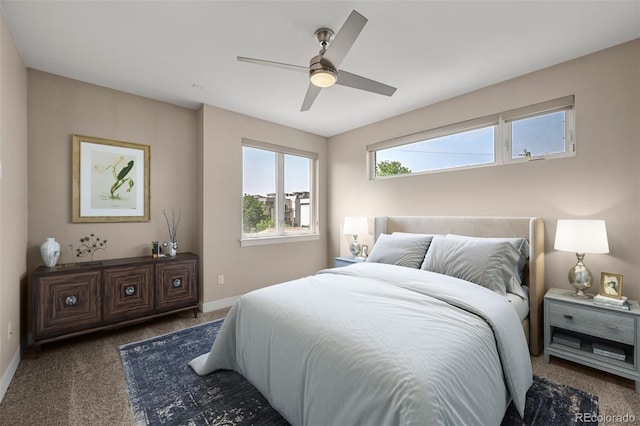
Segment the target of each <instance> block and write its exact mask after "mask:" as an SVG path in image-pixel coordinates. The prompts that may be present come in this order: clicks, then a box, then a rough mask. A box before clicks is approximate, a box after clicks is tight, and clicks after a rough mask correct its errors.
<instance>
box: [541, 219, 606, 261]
mask: <svg viewBox="0 0 640 426" xmlns="http://www.w3.org/2000/svg"><path fill="white" fill-rule="evenodd" d="M553 247H554V248H555V249H556V250H561V251H570V252H573V253H609V241H608V240H607V228H606V226H605V223H604V220H588V219H576V220H573V219H560V220H558V226H557V227H556V241H555V244H554V246H553Z"/></svg>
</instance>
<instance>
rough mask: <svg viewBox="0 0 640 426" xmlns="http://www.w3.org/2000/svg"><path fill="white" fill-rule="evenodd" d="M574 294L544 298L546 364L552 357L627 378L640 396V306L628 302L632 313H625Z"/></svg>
mask: <svg viewBox="0 0 640 426" xmlns="http://www.w3.org/2000/svg"><path fill="white" fill-rule="evenodd" d="M571 293H573V292H572V291H569V290H561V289H557V288H552V289H550V290H549V291H548V292H547V294H546V295H545V296H544V362H545V363H547V364H548V363H549V356H550V355H553V356H556V357H558V358H564V359H566V360H569V361H573V362H577V363H579V364H584V365H587V366H589V367H593V368H597V369H599V370H603V371H606V372H609V373H612V374H616V375H618V376H622V377H626V378H628V379H632V380H635V382H636V392H637V393H640V347H639V346H640V307H639V306H638V302H636V301H629V303H630V304H631V310H629V311H625V310H619V309H615V308H608V307H604V306H599V305H595V304H594V303H593V299H580V298H576V297H573V296H571ZM594 348H596V352H600V354H598V353H594ZM602 353H605V354H607V355H603V354H602Z"/></svg>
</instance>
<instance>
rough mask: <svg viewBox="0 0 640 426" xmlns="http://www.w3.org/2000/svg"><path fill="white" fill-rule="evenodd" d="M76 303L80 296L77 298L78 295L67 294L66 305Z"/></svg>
mask: <svg viewBox="0 0 640 426" xmlns="http://www.w3.org/2000/svg"><path fill="white" fill-rule="evenodd" d="M76 303H78V298H77V297H76V296H67V297H66V298H65V299H64V304H65V305H66V306H73V305H75V304H76Z"/></svg>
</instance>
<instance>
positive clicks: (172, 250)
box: [169, 241, 178, 257]
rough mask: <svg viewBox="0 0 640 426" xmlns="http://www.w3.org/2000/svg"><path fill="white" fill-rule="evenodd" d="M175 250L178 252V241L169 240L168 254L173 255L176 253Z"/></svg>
mask: <svg viewBox="0 0 640 426" xmlns="http://www.w3.org/2000/svg"><path fill="white" fill-rule="evenodd" d="M177 252H178V242H177V241H171V248H170V249H169V255H170V256H172V257H173V256H175V255H176V253H177Z"/></svg>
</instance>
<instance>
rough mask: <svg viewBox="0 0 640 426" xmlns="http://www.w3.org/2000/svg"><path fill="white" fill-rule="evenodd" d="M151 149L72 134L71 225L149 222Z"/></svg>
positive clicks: (144, 146) (128, 143)
mask: <svg viewBox="0 0 640 426" xmlns="http://www.w3.org/2000/svg"><path fill="white" fill-rule="evenodd" d="M149 162H150V148H149V146H148V145H140V144H135V143H130V142H119V141H112V140H108V139H101V138H94V137H91V136H80V135H73V191H72V192H73V193H72V202H73V206H72V222H74V223H77V222H142V221H144V222H147V221H149V220H150V219H151V217H150V209H149V199H150V198H149V185H150V183H149Z"/></svg>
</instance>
